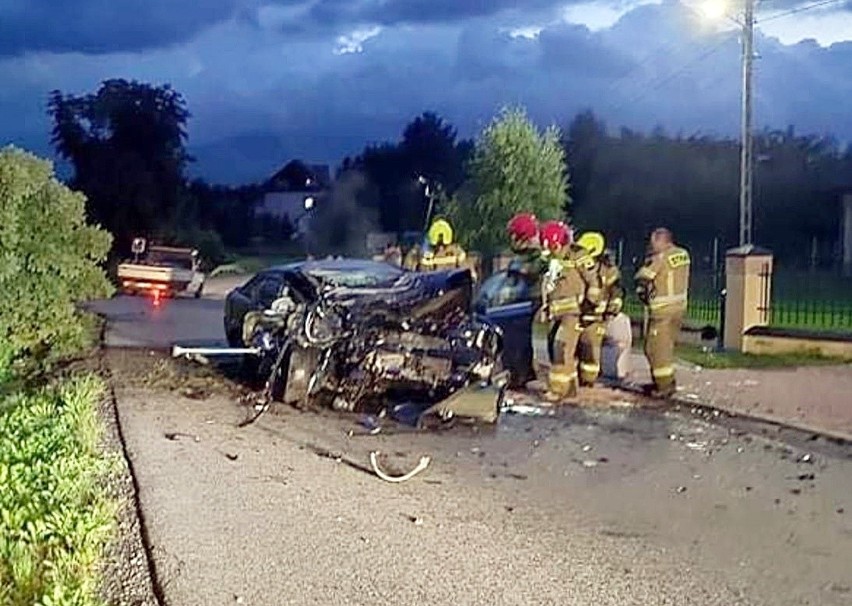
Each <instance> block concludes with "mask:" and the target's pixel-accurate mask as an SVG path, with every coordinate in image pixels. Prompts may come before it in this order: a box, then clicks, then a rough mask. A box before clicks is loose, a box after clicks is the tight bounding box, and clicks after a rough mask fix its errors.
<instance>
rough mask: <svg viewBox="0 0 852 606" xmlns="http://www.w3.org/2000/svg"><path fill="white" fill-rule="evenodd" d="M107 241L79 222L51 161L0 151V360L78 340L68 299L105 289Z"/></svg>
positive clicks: (70, 348) (81, 204)
mask: <svg viewBox="0 0 852 606" xmlns="http://www.w3.org/2000/svg"><path fill="white" fill-rule="evenodd" d="M111 241H112V236H111V235H110V234H109V233H108V232H106V231H104V230H102V229H100V228H98V227H96V226H92V225H88V224H87V223H86V199H85V197H84V196H83V195H82V194H79V193H76V192H73V191H71V190H70V189H68V188H67V187H65V186H64V185H63V184H62V183H60V182H59V181H58V180H57V179H56V178H55V177H54V174H53V166H52V164H51V163H50V162H48V161H46V160H41V159H39V158H37V157H35V156H33V155H31V154H28V153H26V152H23V151H21V150H18V149H15V148H13V147H7V148H5V149H2V150H0V343H2V348H3V351H0V364H3V363H4V362H5V364H4V367H6V366H8V364H9V363H10V362H11V361H15V360H20V359H21V358H23V357H28V356H29V357H31V358H35V359H36V361H37V360H38V359H39V358H41V357H43V356H44V355H45V354H47V353H54V354H57V355H64V354H68V353H71V352H74V351H75V350H76V349H78V348H79V347H81V346H82V345H84V342H85V339H86V338H87V331H86V326H87V325H86V323H85V322H84V321H83V319H82V316H81V314H80V312H79V311H78V309H77V307H76V306H75V304H76V303H78V302H80V301H85V300H87V299H92V298H97V297H102V296H107V295H109V294H111V290H112V287H111V286H110V284H109V281H108V280H107V277H106V274H105V273H104V271H103V270H102V269H101V267H100V263H102V262H103V261H104V259H105V258H106V255H107V253H108V251H109V248H110V244H111ZM3 372H4V369H3V368H0V374H3Z"/></svg>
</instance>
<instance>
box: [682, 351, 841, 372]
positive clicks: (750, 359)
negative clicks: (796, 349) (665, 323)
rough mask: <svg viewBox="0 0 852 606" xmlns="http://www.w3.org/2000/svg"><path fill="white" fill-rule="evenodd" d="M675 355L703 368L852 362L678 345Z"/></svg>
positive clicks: (800, 355) (820, 364)
mask: <svg viewBox="0 0 852 606" xmlns="http://www.w3.org/2000/svg"><path fill="white" fill-rule="evenodd" d="M675 355H676V356H677V357H678V358H679V359H681V360H683V361H685V362H689V363H690V364H697V365H699V366H702V367H704V368H753V369H760V368H789V367H795V366H831V365H838V364H848V363H850V362H852V360H847V359H843V358H829V357H826V356H823V355H820V354H819V353H810V352H802V353H791V354H778V355H755V354H747V353H741V352H738V351H724V352H717V351H712V350H709V351H708V350H705V349H703V348H702V347H699V346H697V345H678V346H677V347H676V348H675Z"/></svg>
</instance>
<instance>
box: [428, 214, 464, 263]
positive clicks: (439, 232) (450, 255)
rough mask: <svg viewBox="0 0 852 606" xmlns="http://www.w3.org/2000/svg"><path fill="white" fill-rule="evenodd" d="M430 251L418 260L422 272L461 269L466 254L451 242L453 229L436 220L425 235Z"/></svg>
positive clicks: (443, 221)
mask: <svg viewBox="0 0 852 606" xmlns="http://www.w3.org/2000/svg"><path fill="white" fill-rule="evenodd" d="M426 238H427V240H428V242H429V244H430V245H431V246H432V249H431V250H427V251H426V252H425V253H423V256H422V257H421V259H420V266H421V270H422V271H438V270H442V269H457V268H459V267H462V266H463V264H464V262H465V260H466V259H467V254H466V253H465V251H464V249H462V247H461V246H459V245H458V244H455V243H454V242H453V228H452V226H451V225H450V224H449V223H448V222H447V221H446V220H445V219H438V220H436V221H435V222H434V223H432V226H431V227H430V228H429V231H428V232H427V234H426Z"/></svg>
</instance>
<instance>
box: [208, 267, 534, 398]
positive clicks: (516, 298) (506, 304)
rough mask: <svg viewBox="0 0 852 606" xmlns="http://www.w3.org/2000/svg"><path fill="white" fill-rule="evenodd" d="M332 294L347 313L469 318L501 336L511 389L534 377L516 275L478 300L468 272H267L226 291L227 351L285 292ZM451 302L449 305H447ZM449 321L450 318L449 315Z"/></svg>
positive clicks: (501, 278)
mask: <svg viewBox="0 0 852 606" xmlns="http://www.w3.org/2000/svg"><path fill="white" fill-rule="evenodd" d="M322 285H325V286H326V287H330V288H331V289H332V291H336V292H333V296H335V297H337V298H338V299H339V300H341V301H346V304H347V306H359V305H361V306H364V307H365V308H364V309H363V310H362V311H361V313H366V312H367V311H369V310H370V309H372V310H375V309H379V308H382V307H388V308H392V309H393V310H395V311H396V312H397V313H408V314H413V315H414V316H424V315H425V316H428V317H434V314H435V313H436V312H440V311H441V310H443V309H446V310H453V311H452V313H455V312H457V311H458V310H459V309H464V310H467V311H473V312H474V313H475V315H476V316H478V317H479V318H481V319H483V320H485V321H488V322H491V323H493V324H495V325H497V326H499V327H500V328H501V329H502V332H503V335H504V336H503V339H504V343H503V364H504V366H505V367H506V368H507V369H508V370H509V371H510V373H511V376H512V383H513V384H516V385H519V384H523V383H524V382H525V381H527V380H529V379H530V378H532V377H533V374H532V342H531V334H532V333H531V331H532V321H533V315H534V313H535V310H534V304H533V302H532V297H531V294H532V286H531V285H530V284H529V283H528V282H527V281H526V280H525V279H524V278H523V276H521V275H519V274H517V273H515V272H499V273H497V274H494V275H492V276H491V277H490V278H488V279H487V280H486V281H485V282H484V283H483V284H482V287H481V288H480V289H479V291H478V292H477V293H476V296H475V297H474V296H473V285H472V280H471V276H470V272H469V271H468V270H466V269H458V270H448V271H441V272H424V273H420V272H411V271H407V270H405V269H402V268H400V267H397V266H394V265H389V264H387V263H383V262H380V261H368V260H360V259H335V260H331V259H329V260H320V261H303V262H298V263H292V264H290V265H284V266H279V267H272V268H269V269H267V270H264V271H262V272H260V273H258V274H257V275H256V276H254V277H253V278H252V279H251V280H249V281H248V282H247V283H246V284H244V285H243V286H241V287H239V288H236V289H234V290H233V291H231V292H230V293H229V294H228V296H227V298H226V299H225V318H224V321H225V335H226V336H227V339H228V343H229V344H230V345H231V346H233V347H242V346H243V345H244V343H243V339H242V326H243V319H244V318H245V315H246V314H247V313H248V312H250V311H262V310H264V309H268V308H269V307H270V306H271V305H272V303H273V301H275V300H276V299H277V298H278V297H279V296H280V295H281V293H282V292H283V290H284V288H285V286H286V287H287V288H288V290H289V294H290V296H292V297H294V298H296V299H301V300H302V301H310V300H312V299H313V298H315V297H316V295H317V289H318V288H320V287H322ZM447 297H453V298H454V299H455V300H454V301H452V304H448V303H449V302H448V301H446V300H445V299H446V298H447ZM447 313H450V312H449V311H448V312H447Z"/></svg>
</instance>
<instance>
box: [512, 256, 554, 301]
mask: <svg viewBox="0 0 852 606" xmlns="http://www.w3.org/2000/svg"><path fill="white" fill-rule="evenodd" d="M546 269H547V262H546V261H545V260H544V258H543V257H542V256H541V251H540V250H538V249H537V248H527V249H525V250H518V251H516V252H515V257H514V258H513V259H512V260H511V262H510V263H509V267H508V271H509V272H510V273H517V274H520V275H522V276H523V277H524V279H525V280H526V281H527V283H528V284H529V285H530V294H531V298H532V299H533V303H534V304H535V306H536V307H538V306H539V305H540V304H541V279H542V275H543V274H544V272H545V270H546Z"/></svg>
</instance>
